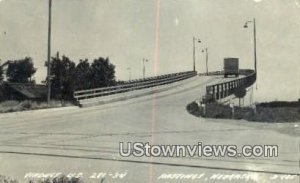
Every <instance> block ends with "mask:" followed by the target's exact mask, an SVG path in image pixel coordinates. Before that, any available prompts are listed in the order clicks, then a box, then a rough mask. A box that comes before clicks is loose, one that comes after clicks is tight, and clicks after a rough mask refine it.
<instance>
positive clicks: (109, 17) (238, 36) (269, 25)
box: [0, 0, 300, 101]
mask: <svg viewBox="0 0 300 183" xmlns="http://www.w3.org/2000/svg"><path fill="white" fill-rule="evenodd" d="M47 8H48V0H0V59H1V60H2V62H3V61H6V60H8V59H19V58H23V57H25V56H30V57H32V58H33V60H34V64H35V67H36V68H37V69H38V71H37V73H36V75H35V77H36V80H37V81H38V82H40V81H41V80H43V79H44V78H45V75H46V68H45V67H44V62H45V60H46V58H47V57H46V56H47V23H48V21H47V16H48V9H47ZM157 17H158V18H157ZM254 17H255V18H256V26H257V51H258V53H257V57H258V91H257V92H256V94H255V96H256V99H257V100H259V101H266V100H274V99H278V100H295V99H297V98H299V97H300V89H299V88H300V41H299V39H300V1H299V0H255V1H254V0H160V1H159V0H53V17H52V19H53V31H52V33H53V34H52V36H53V37H52V38H53V39H52V43H53V44H52V51H53V52H52V55H55V52H56V51H59V52H60V53H61V54H65V55H67V56H69V57H70V58H71V59H73V60H74V61H76V62H78V60H79V59H81V58H88V59H89V60H90V61H92V59H94V58H96V57H109V58H110V61H111V62H112V63H113V64H115V65H116V72H117V73H116V74H117V79H120V80H126V79H128V77H129V74H128V70H127V68H128V67H130V68H131V72H132V78H141V77H142V59H143V58H147V59H149V62H148V63H146V65H147V66H146V75H147V76H151V75H153V74H154V72H156V73H157V74H165V73H171V72H178V71H186V70H191V69H192V37H193V36H196V37H199V38H200V39H201V40H202V43H201V44H197V45H196V49H197V50H196V61H197V70H198V71H199V72H203V71H204V67H205V65H204V63H205V56H204V54H203V53H201V49H202V48H204V47H208V50H209V70H220V69H222V67H223V58H224V57H239V58H240V66H241V67H242V68H253V30H252V25H250V24H249V28H248V29H244V28H243V25H244V22H245V21H247V20H252V19H253V18H254ZM156 50H157V52H156Z"/></svg>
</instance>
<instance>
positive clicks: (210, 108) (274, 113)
mask: <svg viewBox="0 0 300 183" xmlns="http://www.w3.org/2000/svg"><path fill="white" fill-rule="evenodd" d="M262 106H263V105H260V104H257V108H256V110H255V109H253V108H250V107H234V119H244V120H247V121H256V122H295V121H299V120H300V112H299V109H298V107H291V106H287V107H279V106H276V107H262ZM187 111H188V112H189V113H191V114H193V115H195V116H202V117H207V118H221V119H232V109H231V108H230V107H229V106H228V105H224V104H218V103H209V104H206V114H205V115H204V113H203V111H204V110H203V108H202V107H199V106H198V105H197V104H196V102H192V103H190V104H189V105H188V106H187Z"/></svg>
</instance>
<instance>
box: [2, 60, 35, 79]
mask: <svg viewBox="0 0 300 183" xmlns="http://www.w3.org/2000/svg"><path fill="white" fill-rule="evenodd" d="M35 72H36V69H35V68H34V66H33V62H32V58H30V57H26V58H24V59H21V60H14V61H11V62H10V63H9V64H8V68H7V71H6V76H7V78H8V81H10V82H14V83H29V82H33V81H32V80H31V77H32V76H33V75H34V73H35Z"/></svg>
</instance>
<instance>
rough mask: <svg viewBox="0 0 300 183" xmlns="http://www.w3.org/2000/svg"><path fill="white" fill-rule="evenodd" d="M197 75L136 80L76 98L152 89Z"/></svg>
mask: <svg viewBox="0 0 300 183" xmlns="http://www.w3.org/2000/svg"><path fill="white" fill-rule="evenodd" d="M196 74H197V73H196V72H194V71H188V72H180V73H173V74H167V75H161V76H157V77H150V78H146V79H142V80H135V81H132V82H128V83H124V84H121V85H117V86H110V87H102V88H95V89H88V90H80V91H75V92H74V98H75V99H76V100H77V101H79V100H83V99H90V98H95V97H101V96H107V95H112V94H117V93H123V92H127V91H132V90H138V89H143V88H150V87H154V86H159V85H164V84H169V83H173V82H176V81H180V80H183V79H187V78H190V77H193V76H195V75H196Z"/></svg>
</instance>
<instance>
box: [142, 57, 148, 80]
mask: <svg viewBox="0 0 300 183" xmlns="http://www.w3.org/2000/svg"><path fill="white" fill-rule="evenodd" d="M145 62H148V60H147V59H145V58H143V79H145V75H146V66H145Z"/></svg>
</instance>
